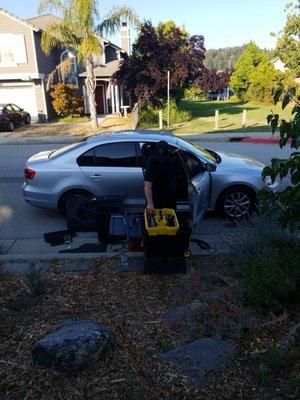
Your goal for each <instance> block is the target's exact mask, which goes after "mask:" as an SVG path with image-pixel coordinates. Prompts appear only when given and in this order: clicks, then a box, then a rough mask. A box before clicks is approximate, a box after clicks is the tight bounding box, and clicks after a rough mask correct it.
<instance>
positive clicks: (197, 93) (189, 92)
mask: <svg viewBox="0 0 300 400" xmlns="http://www.w3.org/2000/svg"><path fill="white" fill-rule="evenodd" d="M205 98H206V93H205V92H204V91H203V90H201V89H199V88H198V87H197V86H192V87H190V88H189V89H185V91H184V99H186V100H192V101H195V100H196V101H198V100H205Z"/></svg>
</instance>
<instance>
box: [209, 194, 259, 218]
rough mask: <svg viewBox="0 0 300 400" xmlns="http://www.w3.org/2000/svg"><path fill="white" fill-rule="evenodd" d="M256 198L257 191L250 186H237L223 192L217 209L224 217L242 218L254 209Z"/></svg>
mask: <svg viewBox="0 0 300 400" xmlns="http://www.w3.org/2000/svg"><path fill="white" fill-rule="evenodd" d="M255 198H256V195H255V192H254V191H253V190H251V189H250V188H247V187H245V186H235V187H232V188H229V189H227V190H225V191H224V192H223V193H221V195H220V196H219V198H218V200H217V204H216V210H217V212H218V213H219V214H220V215H221V216H222V217H224V218H228V219H237V220H242V219H245V218H248V217H249V215H250V214H251V212H252V211H253V210H254V208H255Z"/></svg>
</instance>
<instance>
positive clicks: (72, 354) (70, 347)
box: [32, 321, 116, 373]
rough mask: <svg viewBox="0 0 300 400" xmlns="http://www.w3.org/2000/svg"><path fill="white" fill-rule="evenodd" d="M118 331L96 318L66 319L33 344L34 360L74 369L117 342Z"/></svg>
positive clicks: (41, 364) (92, 359) (47, 364)
mask: <svg viewBox="0 0 300 400" xmlns="http://www.w3.org/2000/svg"><path fill="white" fill-rule="evenodd" d="M115 338H116V335H115V333H114V332H113V331H112V330H111V329H109V328H107V327H105V326H103V325H101V324H98V323H97V322H94V321H65V322H63V323H62V324H61V326H60V327H59V329H58V330H56V331H54V332H52V333H50V334H48V335H46V336H45V337H44V338H43V339H41V340H39V341H38V342H37V343H36V344H35V345H34V346H33V348H32V357H33V360H34V361H35V362H36V363H37V364H38V365H40V366H42V367H45V368H53V369H54V370H56V371H59V372H66V373H68V372H72V371H74V370H76V369H79V368H82V367H84V366H86V365H88V364H90V363H93V362H95V361H98V360H99V359H100V358H101V357H102V356H103V355H104V353H105V352H106V350H108V349H109V348H110V347H112V346H113V345H114V343H115Z"/></svg>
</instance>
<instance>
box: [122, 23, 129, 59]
mask: <svg viewBox="0 0 300 400" xmlns="http://www.w3.org/2000/svg"><path fill="white" fill-rule="evenodd" d="M120 39H121V49H122V51H125V52H126V53H127V54H128V55H129V56H130V53H131V46H130V30H129V28H128V25H127V22H122V24H121V28H120Z"/></svg>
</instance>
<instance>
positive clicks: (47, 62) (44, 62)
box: [34, 32, 63, 75]
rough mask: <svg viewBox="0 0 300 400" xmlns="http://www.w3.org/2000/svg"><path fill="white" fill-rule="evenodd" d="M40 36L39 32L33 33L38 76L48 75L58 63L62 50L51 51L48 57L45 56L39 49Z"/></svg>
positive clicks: (40, 48)
mask: <svg viewBox="0 0 300 400" xmlns="http://www.w3.org/2000/svg"><path fill="white" fill-rule="evenodd" d="M41 39H42V35H41V33H40V32H34V41H35V50H36V58H37V63H38V70H39V71H38V72H39V73H40V74H45V75H49V74H50V73H51V72H52V71H53V70H54V69H55V68H56V66H57V65H58V64H59V63H60V55H61V53H62V51H63V50H61V49H54V50H51V52H50V54H49V55H46V54H45V53H44V52H43V50H42V47H41Z"/></svg>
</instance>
